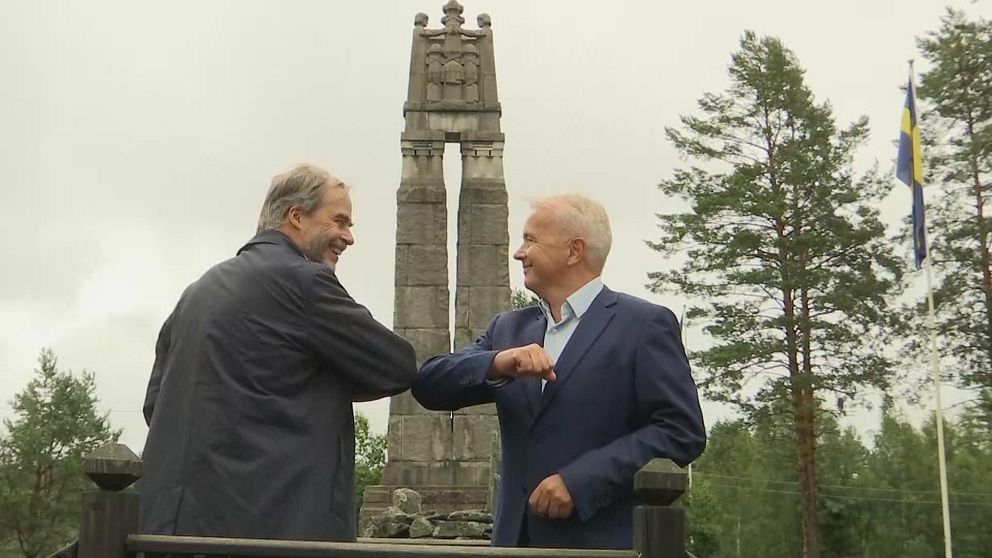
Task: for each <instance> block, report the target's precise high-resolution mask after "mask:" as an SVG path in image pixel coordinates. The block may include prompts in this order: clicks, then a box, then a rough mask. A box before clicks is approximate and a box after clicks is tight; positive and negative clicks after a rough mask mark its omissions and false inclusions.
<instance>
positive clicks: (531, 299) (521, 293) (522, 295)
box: [510, 289, 540, 310]
mask: <svg viewBox="0 0 992 558" xmlns="http://www.w3.org/2000/svg"><path fill="white" fill-rule="evenodd" d="M539 303H540V300H538V298H537V297H536V296H534V295H532V294H530V293H529V292H527V291H525V290H523V289H513V290H512V291H511V292H510V309H511V310H520V309H521V308H527V307H528V306H537V305H538V304H539Z"/></svg>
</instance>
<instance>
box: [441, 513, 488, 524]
mask: <svg viewBox="0 0 992 558" xmlns="http://www.w3.org/2000/svg"><path fill="white" fill-rule="evenodd" d="M448 520H449V521H474V522H476V523H492V522H493V514H491V513H489V512H486V511H483V510H462V511H455V512H451V513H450V514H448Z"/></svg>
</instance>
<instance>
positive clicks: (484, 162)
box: [462, 145, 505, 203]
mask: <svg viewBox="0 0 992 558" xmlns="http://www.w3.org/2000/svg"><path fill="white" fill-rule="evenodd" d="M480 178H482V179H486V180H502V179H503V148H502V146H501V145H500V146H499V147H496V146H493V147H492V148H491V149H488V150H487V149H477V150H475V151H474V152H473V153H471V154H468V153H465V154H463V155H462V187H463V188H464V187H465V186H473V185H475V180H477V179H480ZM504 203H505V202H504Z"/></svg>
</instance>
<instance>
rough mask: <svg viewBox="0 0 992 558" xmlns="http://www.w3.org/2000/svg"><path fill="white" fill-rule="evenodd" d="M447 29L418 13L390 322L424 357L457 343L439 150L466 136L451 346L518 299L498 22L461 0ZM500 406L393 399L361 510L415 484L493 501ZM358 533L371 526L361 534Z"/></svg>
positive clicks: (447, 8)
mask: <svg viewBox="0 0 992 558" xmlns="http://www.w3.org/2000/svg"><path fill="white" fill-rule="evenodd" d="M443 11H444V17H443V18H441V24H442V25H443V27H442V28H440V29H428V28H427V23H428V18H427V15H426V14H417V15H416V17H415V18H414V29H413V42H412V45H411V53H410V80H409V88H408V90H407V100H406V103H404V105H403V116H404V122H405V129H404V131H403V133H402V135H401V136H400V143H401V147H402V152H403V174H402V177H401V179H400V188H399V190H398V191H397V194H396V204H397V224H396V278H395V287H396V293H395V307H394V316H393V327H394V329H395V331H396V332H397V333H399V334H400V335H403V336H404V337H405V338H406V339H407V340H409V341H410V343H411V344H412V345H413V347H414V349H415V350H416V352H417V359H418V361H419V362H423V361H424V360H425V359H427V358H428V357H430V356H431V355H434V354H437V353H445V352H449V351H451V350H452V346H451V345H452V343H451V334H452V333H451V327H450V326H451V324H450V323H449V319H448V315H449V308H450V304H449V286H448V254H447V227H448V223H447V221H448V220H447V209H446V199H447V196H446V193H445V184H444V176H443V170H442V169H443V163H442V158H443V155H444V146H445V144H446V143H458V144H460V145H461V155H462V177H461V193H460V195H459V200H460V201H459V207H458V239H457V242H456V245H457V250H458V254H457V274H456V275H457V288H456V292H455V307H454V310H455V324H454V326H455V327H454V348H455V349H460V348H463V347H465V346H466V345H468V344H470V343H472V342H473V341H474V340H475V338H476V337H477V336H478V335H479V334H480V333H482V332H483V331H484V330H485V328H486V326H487V325H488V323H489V320H490V319H491V318H492V317H493V315H495V314H496V313H498V312H500V311H502V310H506V309H508V308H509V303H510V287H509V284H510V283H509V274H508V265H507V264H508V247H507V245H508V238H507V236H508V235H507V194H506V184H505V183H504V179H503V139H504V138H503V133H502V131H501V130H500V116H501V108H500V104H499V98H498V95H497V90H496V89H497V88H496V64H495V61H494V57H493V34H492V29H491V26H492V22H491V20H490V18H489V16H488V15H486V14H480V15H479V17H478V19H477V23H478V26H479V28H478V29H465V28H463V27H462V25H463V24H464V23H465V18H463V17H462V12H463V8H462V6H461V4H459V3H458V2H457V0H448V2H447V3H446V4H445V5H444V7H443ZM497 422H498V421H497V418H496V409H495V405H482V406H477V407H471V408H468V409H463V410H460V411H457V412H455V413H450V412H432V411H428V410H426V409H424V408H423V407H421V406H420V405H419V404H417V402H416V401H415V400H414V399H413V397H412V396H411V395H410V394H409V393H404V394H402V395H399V396H397V397H394V398H392V400H391V401H390V405H389V430H388V433H387V438H388V461H387V463H386V469H385V471H384V472H383V478H382V484H381V485H379V486H373V487H369V488H368V489H367V490H366V492H365V500H364V504H363V506H362V512H361V518H362V520H363V522H364V520H366V519H367V518H368V517H369V516H370V515H371V514H373V513H375V512H376V511H378V510H381V509H383V508H385V507H386V506H388V505H389V504H390V497H391V494H392V490H393V489H395V488H399V487H406V488H412V489H414V490H417V491H418V492H420V493H421V495H422V496H423V497H424V506H425V507H427V508H428V509H436V510H437V511H440V512H445V511H453V510H459V509H463V510H464V509H480V508H484V507H486V505H487V503H488V502H491V497H490V496H491V495H490V494H489V489H490V485H491V484H492V483H491V480H492V473H493V471H491V468H492V467H491V465H490V461H491V458H492V455H493V445H492V439H493V433H494V432H496V431H497V426H498V424H497ZM359 533H360V534H361V533H362V531H360V532H359Z"/></svg>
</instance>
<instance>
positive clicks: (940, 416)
mask: <svg viewBox="0 0 992 558" xmlns="http://www.w3.org/2000/svg"><path fill="white" fill-rule="evenodd" d="M923 265H924V267H926V270H927V306H928V307H929V312H928V316H927V322H928V325H929V329H930V368H931V372H932V374H933V384H934V391H935V392H936V399H937V401H936V403H937V448H938V450H939V451H938V452H937V461H938V463H939V465H940V509H941V514H942V515H943V517H944V556H945V558H952V556H953V555H952V553H951V510H950V506H949V505H948V502H947V459H946V458H945V457H944V454H945V450H944V405H943V402H942V401H941V397H940V358H939V357H938V356H937V320H936V319H935V318H934V309H933V272H932V271H931V266H930V254H927V257H926V258H925V259H924V260H923Z"/></svg>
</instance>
